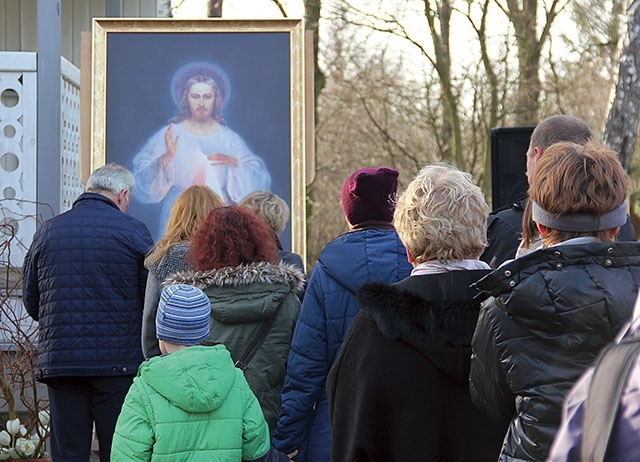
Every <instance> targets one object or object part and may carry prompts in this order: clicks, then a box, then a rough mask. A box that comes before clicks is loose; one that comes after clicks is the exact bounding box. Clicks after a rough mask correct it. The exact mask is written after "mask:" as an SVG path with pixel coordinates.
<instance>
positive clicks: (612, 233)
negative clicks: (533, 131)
mask: <svg viewBox="0 0 640 462" xmlns="http://www.w3.org/2000/svg"><path fill="white" fill-rule="evenodd" d="M619 231H620V226H616V227H615V228H611V229H606V230H605V231H604V232H605V233H606V234H607V236H608V237H609V239H611V240H612V241H613V240H614V239H615V237H616V236H617V235H618V232H619Z"/></svg>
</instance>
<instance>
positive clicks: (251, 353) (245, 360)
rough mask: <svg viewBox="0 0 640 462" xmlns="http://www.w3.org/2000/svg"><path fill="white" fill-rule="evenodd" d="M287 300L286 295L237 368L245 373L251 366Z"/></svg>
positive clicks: (236, 363)
mask: <svg viewBox="0 0 640 462" xmlns="http://www.w3.org/2000/svg"><path fill="white" fill-rule="evenodd" d="M286 299H287V296H286V295H285V296H284V297H283V298H282V300H281V301H280V304H279V305H278V307H277V308H276V310H275V311H274V312H273V314H272V315H271V317H270V318H269V319H268V320H267V321H266V322H265V323H264V324H263V325H262V327H261V328H260V331H259V332H258V335H257V336H256V338H254V339H253V342H252V343H251V345H249V348H247V349H246V351H245V352H244V354H243V355H242V357H241V358H240V359H239V360H237V361H236V362H235V366H236V367H237V368H238V369H240V370H242V371H244V370H245V369H246V368H247V367H248V366H249V363H250V362H251V360H252V359H253V357H254V356H255V354H256V353H257V352H258V350H259V349H260V347H261V346H262V343H263V342H264V340H265V339H266V338H267V335H269V332H271V329H272V328H273V325H274V324H275V322H276V318H277V317H278V313H279V312H280V308H282V305H284V301H285V300H286Z"/></svg>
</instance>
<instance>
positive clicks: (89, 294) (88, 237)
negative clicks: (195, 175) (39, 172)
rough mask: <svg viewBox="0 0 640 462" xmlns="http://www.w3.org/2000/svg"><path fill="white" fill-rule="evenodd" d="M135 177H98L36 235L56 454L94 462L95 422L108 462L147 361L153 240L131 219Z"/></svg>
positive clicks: (31, 264) (44, 365)
mask: <svg viewBox="0 0 640 462" xmlns="http://www.w3.org/2000/svg"><path fill="white" fill-rule="evenodd" d="M134 185H135V180H134V177H133V175H132V174H131V172H130V171H128V170H127V169H125V168H123V167H121V166H120V165H117V164H113V163H112V164H108V165H105V166H103V167H100V168H98V169H97V170H95V171H94V172H93V173H92V174H91V176H90V177H89V179H88V181H87V185H86V189H85V192H84V193H83V194H82V195H80V197H78V199H76V201H75V202H74V203H73V207H72V209H71V210H69V211H67V212H64V213H62V214H60V215H58V216H56V217H54V218H52V219H50V220H48V221H46V222H45V223H44V224H43V225H42V226H41V227H40V228H39V229H38V230H37V231H36V233H35V235H34V238H33V242H32V244H31V247H30V248H29V251H28V253H27V255H26V257H25V261H24V267H23V287H22V290H23V302H24V305H25V307H26V310H27V312H28V313H29V315H30V316H31V317H32V318H33V319H34V320H36V321H38V323H39V339H38V342H39V343H38V366H37V371H36V373H37V377H38V380H40V381H42V382H44V383H45V384H46V385H47V389H48V392H49V402H50V406H51V409H50V410H51V440H50V441H51V457H52V459H53V460H64V461H82V462H86V461H87V460H88V459H89V457H90V452H91V434H92V427H93V424H94V423H95V428H96V433H97V436H98V442H99V445H100V460H101V461H103V462H105V461H108V460H109V458H110V451H111V440H112V437H113V432H114V429H115V424H116V420H117V418H118V414H119V413H120V408H121V407H122V403H123V401H124V397H125V395H126V394H127V391H128V390H129V387H130V385H131V383H132V382H133V378H134V376H135V374H136V371H137V369H138V366H139V365H140V363H141V362H142V360H143V356H142V349H141V346H140V331H141V328H142V326H141V323H142V307H143V302H144V288H145V283H146V280H147V271H146V269H145V268H144V258H145V255H146V253H147V252H148V251H149V249H150V248H151V246H152V244H153V242H152V239H151V235H150V233H149V230H148V229H147V227H146V226H145V225H144V223H142V222H141V221H139V220H137V219H135V218H133V217H132V216H130V215H127V214H125V213H124V212H125V211H126V210H127V207H128V206H129V202H130V200H131V195H132V194H133V188H134Z"/></svg>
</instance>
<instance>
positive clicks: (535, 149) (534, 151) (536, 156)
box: [533, 146, 542, 160]
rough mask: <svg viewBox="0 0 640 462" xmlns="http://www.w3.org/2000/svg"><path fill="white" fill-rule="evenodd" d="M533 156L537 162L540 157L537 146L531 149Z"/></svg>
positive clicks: (540, 152) (540, 153)
mask: <svg viewBox="0 0 640 462" xmlns="http://www.w3.org/2000/svg"><path fill="white" fill-rule="evenodd" d="M533 154H534V156H535V158H536V160H539V159H540V158H541V157H542V149H540V148H539V147H538V146H534V147H533Z"/></svg>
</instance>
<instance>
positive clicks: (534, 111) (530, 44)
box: [500, 0, 566, 125]
mask: <svg viewBox="0 0 640 462" xmlns="http://www.w3.org/2000/svg"><path fill="white" fill-rule="evenodd" d="M505 1H506V3H507V7H506V8H505V7H504V6H502V5H501V4H500V7H501V8H502V10H503V11H504V12H505V14H506V15H507V17H508V18H509V21H510V22H511V24H512V25H513V29H514V32H515V36H516V44H517V46H518V70H519V78H518V92H517V95H516V104H517V107H516V124H518V125H535V124H536V122H537V120H538V109H539V106H540V89H541V86H540V75H539V71H540V55H541V52H542V47H543V46H544V43H545V41H546V40H547V39H548V38H549V34H550V31H551V25H552V24H553V21H554V20H555V18H556V16H557V15H558V13H559V12H560V10H561V9H562V8H563V6H559V4H558V3H559V2H558V0H551V1H550V2H549V9H548V10H545V19H546V21H545V23H544V24H543V28H542V32H541V33H540V37H539V38H538V35H537V34H538V21H537V16H538V0H523V1H521V2H520V1H516V0H505ZM564 5H566V3H565V4H564Z"/></svg>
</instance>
